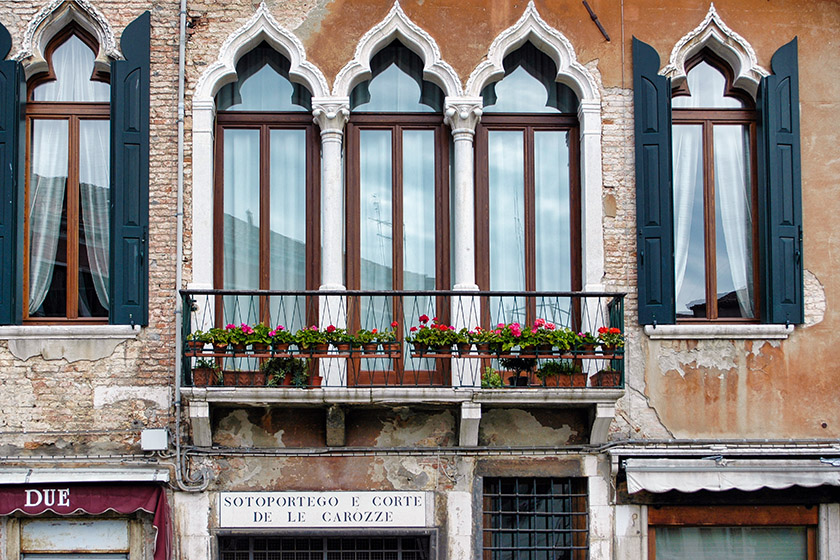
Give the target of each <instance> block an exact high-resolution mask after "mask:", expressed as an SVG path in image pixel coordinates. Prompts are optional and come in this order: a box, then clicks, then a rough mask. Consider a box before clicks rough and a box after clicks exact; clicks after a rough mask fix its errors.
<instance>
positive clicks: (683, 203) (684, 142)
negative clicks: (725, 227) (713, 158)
mask: <svg viewBox="0 0 840 560" xmlns="http://www.w3.org/2000/svg"><path fill="white" fill-rule="evenodd" d="M672 131H673V138H672V143H673V161H674V265H675V269H676V270H675V274H674V276H675V280H676V296H677V317H700V318H704V317H706V256H705V244H704V239H705V227H704V226H705V219H704V217H703V153H702V148H703V128H702V126H701V125H674V126H673V127H672Z"/></svg>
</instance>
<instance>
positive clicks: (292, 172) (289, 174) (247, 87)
mask: <svg viewBox="0 0 840 560" xmlns="http://www.w3.org/2000/svg"><path fill="white" fill-rule="evenodd" d="M289 67H290V63H289V61H288V60H287V59H286V58H285V57H283V56H282V55H281V54H280V53H278V52H277V51H275V50H274V49H273V48H272V47H271V46H270V45H268V44H267V43H265V42H263V43H261V44H259V45H258V46H257V47H256V48H254V49H253V50H251V51H250V52H248V53H246V54H245V55H244V56H243V57H242V58H241V59H240V60H239V62H238V63H237V65H236V73H237V78H238V79H237V81H235V82H233V83H230V84H227V85H225V86H224V87H222V88H221V89H220V90H219V92H218V93H217V94H216V107H217V111H218V112H217V117H216V165H215V172H216V180H215V185H216V186H215V189H216V190H215V196H214V222H215V228H214V231H215V234H214V235H215V240H214V251H215V255H214V262H215V266H214V282H215V285H216V287H217V288H220V289H228V290H231V289H236V290H305V289H315V288H317V286H318V281H319V280H318V279H319V273H320V266H319V265H320V255H319V245H320V243H319V241H318V239H319V228H320V220H319V215H320V200H319V196H320V195H319V190H318V165H319V160H318V144H317V134H316V130H315V125H314V124H313V122H312V112H311V110H312V109H311V97H312V95H311V93H310V92H309V91H308V90H307V89H306V88H305V87H303V86H302V85H300V84H296V83H294V82H292V81H291V80H290V77H289ZM228 299H229V301H227V300H226V303H225V305H230V306H232V307H231V308H229V309H228V310H227V311H226V313H225V314H224V316H225V317H228V318H233V319H235V320H237V321H244V322H251V323H253V322H256V321H269V320H271V317H270V316H269V311H270V309H271V308H272V307H273V306H275V305H280V304H281V302H279V301H275V302H271V303H270V304H269V305H268V306H263V309H261V310H258V309H249V308H248V307H247V306H244V307H239V300H237V299H236V298H228ZM241 301H243V302H245V301H250V298H243V299H242V300H241ZM263 303H265V302H263ZM243 305H244V304H243ZM217 316H219V317H221V316H222V314H221V313H219V314H218V315H217ZM298 320H299V321H300V324H298V325H286V326H287V327H288V328H297V327H300V326H302V324H303V323H302V322H303V321H306V320H307V319H306V317H303V316H300V317H298Z"/></svg>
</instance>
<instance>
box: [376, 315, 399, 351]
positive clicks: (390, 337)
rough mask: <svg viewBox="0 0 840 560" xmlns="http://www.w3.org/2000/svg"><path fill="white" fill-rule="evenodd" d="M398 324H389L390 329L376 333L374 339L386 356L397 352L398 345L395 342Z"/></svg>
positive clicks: (394, 322) (393, 322)
mask: <svg viewBox="0 0 840 560" xmlns="http://www.w3.org/2000/svg"><path fill="white" fill-rule="evenodd" d="M399 326H400V324H399V323H398V322H396V321H392V322H391V327H390V328H388V329H384V330H381V331H379V332H377V333H376V335H375V337H374V339H375V340H376V342H378V343H379V344H380V345H381V346H382V351H383V352H385V353H386V354H392V353H394V352H395V351H398V350H399V347H400V345H399V343H398V342H397V331H396V329H397V327H399Z"/></svg>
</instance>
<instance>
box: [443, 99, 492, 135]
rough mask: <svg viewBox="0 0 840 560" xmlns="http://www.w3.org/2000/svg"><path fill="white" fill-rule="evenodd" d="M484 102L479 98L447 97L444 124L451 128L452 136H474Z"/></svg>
mask: <svg viewBox="0 0 840 560" xmlns="http://www.w3.org/2000/svg"><path fill="white" fill-rule="evenodd" d="M483 105H484V100H483V99H482V98H480V97H447V98H446V100H445V102H444V113H443V114H444V118H443V120H444V122H445V123H446V124H448V125H449V126H450V127H452V136H455V137H456V139H458V137H459V136H461V135H464V134H469V135H470V136H472V135H474V134H475V127H476V125H478V122H479V121H480V120H481V113H482V109H481V108H482V107H483Z"/></svg>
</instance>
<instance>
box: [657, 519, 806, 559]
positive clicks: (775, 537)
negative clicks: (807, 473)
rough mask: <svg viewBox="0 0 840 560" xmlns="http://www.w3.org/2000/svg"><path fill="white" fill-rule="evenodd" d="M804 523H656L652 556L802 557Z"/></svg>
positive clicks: (803, 549) (725, 557) (804, 539)
mask: <svg viewBox="0 0 840 560" xmlns="http://www.w3.org/2000/svg"><path fill="white" fill-rule="evenodd" d="M806 558H807V531H806V529H805V527H657V528H656V560H806Z"/></svg>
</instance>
